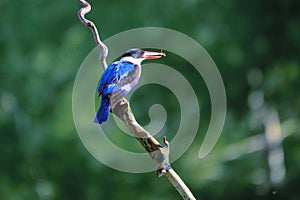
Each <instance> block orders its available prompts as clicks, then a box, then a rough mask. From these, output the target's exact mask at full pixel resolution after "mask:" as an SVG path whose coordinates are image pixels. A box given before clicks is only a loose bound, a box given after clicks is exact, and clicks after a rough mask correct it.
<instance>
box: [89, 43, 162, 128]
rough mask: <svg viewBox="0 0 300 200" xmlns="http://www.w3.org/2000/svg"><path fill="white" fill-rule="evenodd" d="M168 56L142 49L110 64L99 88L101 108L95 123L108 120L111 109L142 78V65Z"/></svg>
mask: <svg viewBox="0 0 300 200" xmlns="http://www.w3.org/2000/svg"><path fill="white" fill-rule="evenodd" d="M163 56H166V54H165V53H163V52H153V51H145V50H142V49H140V48H133V49H129V50H127V51H126V52H125V53H124V54H123V55H122V56H121V59H120V60H119V61H115V62H113V63H112V64H110V65H109V66H108V67H107V68H106V69H105V70H104V72H103V74H102V76H101V79H100V81H99V86H98V96H99V97H100V96H101V103H100V107H99V109H98V111H97V113H96V116H95V118H94V122H95V123H97V124H102V123H103V122H106V121H107V119H108V115H109V112H110V111H111V107H114V106H115V105H116V103H118V102H119V101H121V100H122V98H123V97H124V96H125V95H127V94H128V93H129V92H130V91H131V90H132V89H133V88H134V86H135V85H136V84H137V83H138V81H139V79H140V76H141V70H142V68H141V63H142V62H143V61H144V60H153V59H158V58H161V57H163Z"/></svg>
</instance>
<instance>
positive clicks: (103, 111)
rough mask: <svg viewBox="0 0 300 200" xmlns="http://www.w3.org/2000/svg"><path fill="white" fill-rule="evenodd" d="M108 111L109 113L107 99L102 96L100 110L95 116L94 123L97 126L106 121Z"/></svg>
mask: <svg viewBox="0 0 300 200" xmlns="http://www.w3.org/2000/svg"><path fill="white" fill-rule="evenodd" d="M109 111H110V105H109V98H108V97H107V96H102V99H101V104H100V108H99V110H98V112H97V114H96V117H95V119H94V122H95V123H98V124H101V123H102V122H106V121H107V119H108V115H109Z"/></svg>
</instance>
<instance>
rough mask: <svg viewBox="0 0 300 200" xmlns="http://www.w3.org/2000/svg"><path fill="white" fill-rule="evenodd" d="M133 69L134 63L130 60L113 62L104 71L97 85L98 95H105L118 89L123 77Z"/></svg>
mask: <svg viewBox="0 0 300 200" xmlns="http://www.w3.org/2000/svg"><path fill="white" fill-rule="evenodd" d="M133 70H134V64H133V63H131V62H120V61H117V62H114V63H112V64H110V65H109V66H108V67H107V68H106V69H105V71H104V73H103V75H102V77H101V80H100V84H99V87H98V93H99V95H101V94H103V95H104V96H107V95H109V94H111V93H113V92H114V91H116V90H118V89H119V87H120V85H119V84H118V83H120V82H122V80H124V79H125V77H126V76H127V75H128V74H129V73H130V72H131V71H133Z"/></svg>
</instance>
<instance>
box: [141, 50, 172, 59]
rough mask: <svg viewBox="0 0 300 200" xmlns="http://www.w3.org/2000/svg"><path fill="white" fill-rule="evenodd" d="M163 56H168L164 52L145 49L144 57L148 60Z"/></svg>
mask: <svg viewBox="0 0 300 200" xmlns="http://www.w3.org/2000/svg"><path fill="white" fill-rule="evenodd" d="M163 56H166V54H165V53H163V52H153V51H144V54H143V58H145V59H147V60H153V59H157V58H161V57H163Z"/></svg>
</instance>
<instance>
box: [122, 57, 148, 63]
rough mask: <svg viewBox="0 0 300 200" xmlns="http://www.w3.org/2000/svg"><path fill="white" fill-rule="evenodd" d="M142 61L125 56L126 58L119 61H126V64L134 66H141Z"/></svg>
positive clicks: (141, 59)
mask: <svg viewBox="0 0 300 200" xmlns="http://www.w3.org/2000/svg"><path fill="white" fill-rule="evenodd" d="M143 60H145V58H133V57H130V56H126V57H123V58H121V60H120V61H128V62H131V63H133V64H136V65H141V63H142V62H143Z"/></svg>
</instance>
